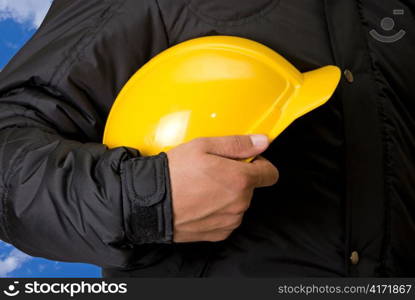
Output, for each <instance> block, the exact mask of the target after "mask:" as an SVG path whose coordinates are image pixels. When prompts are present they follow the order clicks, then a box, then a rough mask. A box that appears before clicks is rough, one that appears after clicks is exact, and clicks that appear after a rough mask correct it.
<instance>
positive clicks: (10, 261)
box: [0, 249, 32, 277]
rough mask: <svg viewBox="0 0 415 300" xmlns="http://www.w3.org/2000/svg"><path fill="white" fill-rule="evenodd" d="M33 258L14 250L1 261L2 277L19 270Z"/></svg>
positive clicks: (0, 275) (0, 274)
mask: <svg viewBox="0 0 415 300" xmlns="http://www.w3.org/2000/svg"><path fill="white" fill-rule="evenodd" d="M31 258H32V257H31V256H29V255H27V254H25V253H23V252H21V251H19V250H17V249H13V250H12V251H10V253H9V254H8V255H7V256H5V257H3V258H2V259H0V277H7V275H9V274H10V273H11V272H13V271H15V270H17V269H19V268H20V267H21V266H22V265H23V264H24V263H25V262H27V261H28V260H30V259H31Z"/></svg>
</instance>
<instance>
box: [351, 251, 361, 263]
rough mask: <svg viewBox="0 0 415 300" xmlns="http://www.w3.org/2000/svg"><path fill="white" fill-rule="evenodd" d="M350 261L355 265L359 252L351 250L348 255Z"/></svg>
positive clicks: (357, 261)
mask: <svg viewBox="0 0 415 300" xmlns="http://www.w3.org/2000/svg"><path fill="white" fill-rule="evenodd" d="M350 262H351V263H352V265H357V264H358V263H359V253H358V252H357V251H353V252H352V254H351V255H350Z"/></svg>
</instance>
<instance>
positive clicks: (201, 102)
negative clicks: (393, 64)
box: [104, 36, 340, 155]
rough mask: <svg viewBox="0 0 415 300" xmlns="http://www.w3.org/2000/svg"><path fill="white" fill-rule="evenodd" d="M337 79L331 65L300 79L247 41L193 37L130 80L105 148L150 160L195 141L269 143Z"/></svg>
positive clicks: (109, 127)
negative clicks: (262, 137) (264, 139)
mask: <svg viewBox="0 0 415 300" xmlns="http://www.w3.org/2000/svg"><path fill="white" fill-rule="evenodd" d="M339 78H340V71H339V70H338V68H337V67H334V66H327V67H324V68H321V69H318V70H315V71H312V72H308V73H305V74H301V73H300V72H299V71H298V70H297V69H296V68H295V67H294V66H292V65H291V64H290V63H289V62H288V61H286V60H285V59H284V58H283V57H282V56H280V55H279V54H277V53H276V52H274V51H273V50H271V49H269V48H267V47H266V46H264V45H262V44H259V43H257V42H254V41H251V40H248V39H244V38H238V37H230V36H212V37H203V38H197V39H193V40H190V41H186V42H183V43H181V44H178V45H176V46H174V47H172V48H170V49H167V50H166V51H164V52H162V53H160V54H159V55H157V56H156V57H154V58H153V59H152V60H150V61H149V62H148V63H147V64H145V65H144V66H143V67H142V68H141V69H140V70H138V71H137V73H136V74H134V75H133V76H132V78H131V79H130V80H129V81H128V82H127V84H126V85H125V86H124V88H123V89H122V91H121V92H120V94H119V95H118V97H117V99H116V101H115V103H114V105H113V107H112V109H111V112H110V115H109V118H108V120H107V124H106V128H105V133H104V143H105V144H106V145H108V146H109V147H110V148H113V147H117V146H128V147H133V148H137V149H139V150H140V152H141V153H142V154H143V155H153V154H157V153H159V152H161V151H167V150H168V149H170V148H172V147H174V146H177V145H179V144H181V143H184V142H187V141H190V140H191V139H193V138H196V137H208V136H224V135H235V134H251V133H262V134H266V135H268V137H269V138H270V139H271V140H272V139H274V138H276V137H277V136H278V135H279V134H280V133H281V132H282V131H283V130H284V129H285V128H286V127H287V126H288V125H289V124H290V123H291V122H293V121H294V120H295V119H296V118H298V117H300V116H301V115H303V114H305V113H307V112H309V111H311V110H312V109H314V108H316V107H318V106H320V105H322V104H324V103H325V102H326V101H327V100H328V99H329V98H330V97H331V95H332V93H333V92H334V90H335V88H336V86H337V84H338V82H339Z"/></svg>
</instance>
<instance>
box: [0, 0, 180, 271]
mask: <svg viewBox="0 0 415 300" xmlns="http://www.w3.org/2000/svg"><path fill="white" fill-rule="evenodd" d="M166 47H167V37H166V35H165V30H164V27H163V23H162V20H161V17H160V13H159V8H158V6H157V3H156V1H150V0H148V1H136V0H90V1H84V0H55V2H54V3H53V5H52V7H51V9H50V10H49V12H48V15H47V17H46V19H45V21H44V22H43V24H42V26H41V27H40V28H39V30H38V31H37V33H36V34H35V35H34V37H33V38H32V39H31V40H30V41H29V42H28V43H27V44H26V45H25V47H23V49H22V50H21V51H20V52H19V53H18V54H17V55H16V56H15V57H14V58H13V60H12V61H11V62H10V63H9V64H8V65H7V66H6V68H5V69H4V70H3V71H2V72H1V73H0V238H1V239H2V240H4V241H6V242H9V243H11V244H13V245H14V246H16V247H17V248H19V249H21V250H22V251H24V252H26V253H28V254H30V255H32V256H40V257H44V258H48V259H54V260H61V261H73V262H86V263H92V264H96V265H99V266H103V267H128V266H132V265H134V264H140V265H143V264H145V263H146V262H145V261H144V262H143V259H144V258H145V257H148V256H151V255H152V254H149V252H152V251H157V249H158V247H163V245H167V244H170V243H171V241H172V208H171V196H170V183H169V174H168V164H167V156H166V154H165V153H161V154H159V155H157V156H153V157H142V156H140V153H139V149H138V150H136V149H130V148H126V147H120V148H116V149H108V148H107V147H106V146H105V145H103V144H102V143H101V138H102V133H103V129H104V126H105V121H106V117H107V115H108V112H109V110H110V108H111V105H112V103H113V101H114V99H115V97H116V95H117V94H118V92H119V91H120V89H121V88H122V86H123V85H124V84H125V83H126V81H127V80H128V79H129V77H131V75H132V74H133V73H134V72H135V71H136V70H137V69H138V68H139V67H140V66H141V65H142V64H144V63H145V62H146V61H147V60H148V59H150V58H151V57H152V56H154V55H155V54H157V53H158V52H160V51H161V50H163V49H164V48H166Z"/></svg>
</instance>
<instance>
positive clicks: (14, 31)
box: [0, 0, 101, 277]
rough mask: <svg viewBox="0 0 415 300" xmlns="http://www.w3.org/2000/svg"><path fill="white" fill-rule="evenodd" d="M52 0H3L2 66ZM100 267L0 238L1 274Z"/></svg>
mask: <svg viewBox="0 0 415 300" xmlns="http://www.w3.org/2000/svg"><path fill="white" fill-rule="evenodd" d="M50 2H51V1H50V0H0V69H2V68H3V67H4V66H5V65H6V64H7V62H8V61H9V60H10V59H11V58H12V57H13V56H14V55H15V54H16V53H17V51H19V49H20V48H21V47H22V46H23V45H24V44H25V42H26V41H27V40H28V39H30V37H31V36H32V35H33V33H34V32H35V31H36V28H37V27H38V26H39V25H40V23H41V21H42V19H43V17H44V15H45V14H46V12H47V9H48V7H49V5H50ZM100 272H101V271H100V268H98V267H96V266H92V265H87V264H75V263H63V262H55V261H50V260H47V259H42V258H35V257H31V256H28V255H26V254H24V253H22V252H21V251H19V250H17V249H16V248H14V247H13V246H11V245H8V244H6V243H4V242H2V241H0V277H100Z"/></svg>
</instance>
